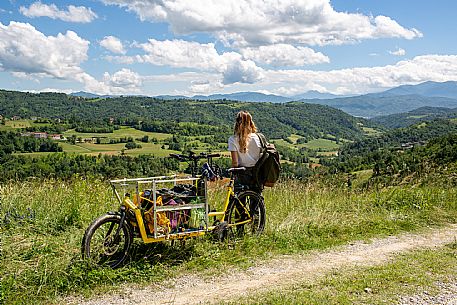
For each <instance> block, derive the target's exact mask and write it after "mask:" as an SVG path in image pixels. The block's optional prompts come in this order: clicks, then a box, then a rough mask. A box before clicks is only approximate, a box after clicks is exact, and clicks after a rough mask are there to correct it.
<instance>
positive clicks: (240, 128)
mask: <svg viewBox="0 0 457 305" xmlns="http://www.w3.org/2000/svg"><path fill="white" fill-rule="evenodd" d="M233 129H234V134H235V135H236V136H238V143H239V144H240V152H242V153H244V152H246V146H247V144H248V136H249V134H251V133H254V132H256V131H257V127H255V124H254V121H253V120H252V116H251V114H250V113H249V112H247V111H240V112H238V114H237V115H236V120H235V127H234V128H233Z"/></svg>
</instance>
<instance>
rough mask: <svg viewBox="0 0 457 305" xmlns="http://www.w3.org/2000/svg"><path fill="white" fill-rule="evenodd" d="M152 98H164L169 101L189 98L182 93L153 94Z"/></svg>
mask: <svg viewBox="0 0 457 305" xmlns="http://www.w3.org/2000/svg"><path fill="white" fill-rule="evenodd" d="M154 98H157V99H161V100H166V101H169V100H179V99H189V97H188V96H184V95H167V94H165V95H157V96H154Z"/></svg>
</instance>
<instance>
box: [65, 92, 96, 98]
mask: <svg viewBox="0 0 457 305" xmlns="http://www.w3.org/2000/svg"><path fill="white" fill-rule="evenodd" d="M70 95H72V96H79V97H84V98H97V97H101V95H98V94H95V93H90V92H85V91H78V92H73V93H70Z"/></svg>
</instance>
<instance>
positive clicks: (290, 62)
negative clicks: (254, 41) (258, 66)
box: [241, 44, 330, 66]
mask: <svg viewBox="0 0 457 305" xmlns="http://www.w3.org/2000/svg"><path fill="white" fill-rule="evenodd" d="M241 54H242V55H243V57H244V58H246V59H251V60H253V61H255V62H258V63H266V64H269V65H272V66H304V65H314V64H320V63H328V62H330V59H329V58H328V57H327V56H325V55H324V54H322V53H320V52H315V51H314V50H313V49H310V48H308V47H294V46H292V45H288V44H276V45H270V46H260V47H258V48H246V49H242V50H241Z"/></svg>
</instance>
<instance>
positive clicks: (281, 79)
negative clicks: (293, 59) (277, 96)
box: [256, 55, 457, 94]
mask: <svg viewBox="0 0 457 305" xmlns="http://www.w3.org/2000/svg"><path fill="white" fill-rule="evenodd" d="M263 75H264V79H263V80H262V81H261V82H259V83H257V84H256V86H259V87H269V88H272V90H271V91H275V90H279V89H280V87H293V88H301V89H302V92H306V91H308V90H314V89H316V88H320V89H318V90H319V91H321V92H330V93H334V94H363V93H367V92H376V91H381V90H384V89H386V88H391V87H395V86H399V85H403V84H417V83H421V82H424V81H437V82H443V81H448V80H455V81H457V55H424V56H417V57H415V58H413V59H411V60H402V61H399V62H398V63H396V64H395V65H387V66H381V67H364V68H352V69H341V70H332V71H310V70H280V71H274V70H268V71H264V72H263ZM296 92H297V89H294V92H293V93H296Z"/></svg>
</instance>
